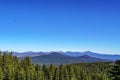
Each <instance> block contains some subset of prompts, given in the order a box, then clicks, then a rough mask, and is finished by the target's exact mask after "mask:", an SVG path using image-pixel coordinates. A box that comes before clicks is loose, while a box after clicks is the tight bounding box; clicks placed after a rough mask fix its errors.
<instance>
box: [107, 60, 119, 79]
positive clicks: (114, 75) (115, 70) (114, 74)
mask: <svg viewBox="0 0 120 80" xmlns="http://www.w3.org/2000/svg"><path fill="white" fill-rule="evenodd" d="M108 72H109V76H110V78H111V80H120V60H116V62H115V64H114V65H113V66H112V67H111V69H110V70H109V71H108Z"/></svg>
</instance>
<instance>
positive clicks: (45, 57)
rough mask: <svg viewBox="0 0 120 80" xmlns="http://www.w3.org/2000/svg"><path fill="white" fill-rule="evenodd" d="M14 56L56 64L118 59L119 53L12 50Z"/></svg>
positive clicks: (34, 61) (36, 61)
mask: <svg viewBox="0 0 120 80" xmlns="http://www.w3.org/2000/svg"><path fill="white" fill-rule="evenodd" d="M12 54H13V55H14V56H17V57H19V58H20V59H21V58H23V57H25V56H30V57H31V60H32V62H33V63H35V64H42V65H43V64H51V63H53V64H57V65H60V64H61V63H64V64H70V63H79V62H112V61H115V60H117V59H120V55H113V54H100V53H95V52H91V51H85V52H71V51H68V52H60V51H59V52H55V51H52V52H32V51H28V52H23V53H19V52H12Z"/></svg>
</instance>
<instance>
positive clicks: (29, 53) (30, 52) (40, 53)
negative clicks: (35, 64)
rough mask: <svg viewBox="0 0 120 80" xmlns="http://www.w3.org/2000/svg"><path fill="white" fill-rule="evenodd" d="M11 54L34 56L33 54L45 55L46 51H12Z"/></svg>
mask: <svg viewBox="0 0 120 80" xmlns="http://www.w3.org/2000/svg"><path fill="white" fill-rule="evenodd" d="M12 54H13V55H14V56H17V57H26V56H30V57H35V56H41V55H46V54H47V53H44V52H32V51H28V52H22V53H19V52H12Z"/></svg>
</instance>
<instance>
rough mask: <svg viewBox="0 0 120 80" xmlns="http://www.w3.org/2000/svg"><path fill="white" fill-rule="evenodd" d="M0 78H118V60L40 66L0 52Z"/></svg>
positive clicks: (68, 79)
mask: <svg viewBox="0 0 120 80" xmlns="http://www.w3.org/2000/svg"><path fill="white" fill-rule="evenodd" d="M0 80H120V60H116V62H115V63H113V62H94V63H75V64H67V65H65V64H61V65H60V66H56V65H54V64H51V65H49V66H48V65H43V66H41V65H40V64H34V63H32V61H31V59H30V57H29V56H28V57H24V58H23V59H21V60H19V58H18V57H17V56H12V52H10V53H9V54H8V53H6V52H0Z"/></svg>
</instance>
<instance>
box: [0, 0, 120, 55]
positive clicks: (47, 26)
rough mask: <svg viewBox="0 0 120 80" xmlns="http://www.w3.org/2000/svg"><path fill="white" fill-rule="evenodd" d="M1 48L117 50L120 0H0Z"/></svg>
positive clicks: (23, 49) (118, 51)
mask: <svg viewBox="0 0 120 80" xmlns="http://www.w3.org/2000/svg"><path fill="white" fill-rule="evenodd" d="M0 49H1V50H8V51H11V50H12V51H88V50H89V51H94V52H99V53H112V54H113V53H114V54H120V1H119V0H0Z"/></svg>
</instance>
